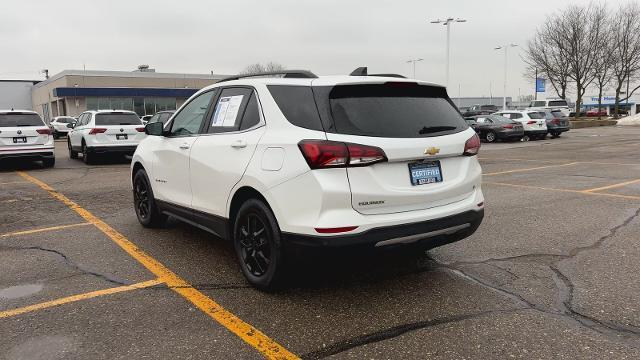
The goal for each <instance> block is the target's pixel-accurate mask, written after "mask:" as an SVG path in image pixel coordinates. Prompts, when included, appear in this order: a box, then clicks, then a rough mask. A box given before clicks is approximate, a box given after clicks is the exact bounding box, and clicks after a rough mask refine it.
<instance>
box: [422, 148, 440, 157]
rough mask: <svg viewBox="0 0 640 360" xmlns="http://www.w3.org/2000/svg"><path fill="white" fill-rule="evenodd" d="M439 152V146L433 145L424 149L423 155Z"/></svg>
mask: <svg viewBox="0 0 640 360" xmlns="http://www.w3.org/2000/svg"><path fill="white" fill-rule="evenodd" d="M439 152H440V148H437V147H433V146H432V147H428V148H426V149H424V153H425V155H435V154H437V153H439Z"/></svg>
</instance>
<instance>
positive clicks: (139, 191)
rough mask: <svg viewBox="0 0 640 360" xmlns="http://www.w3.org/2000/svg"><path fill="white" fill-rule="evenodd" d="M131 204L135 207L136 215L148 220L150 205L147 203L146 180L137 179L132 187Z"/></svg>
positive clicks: (147, 188) (147, 189)
mask: <svg viewBox="0 0 640 360" xmlns="http://www.w3.org/2000/svg"><path fill="white" fill-rule="evenodd" d="M133 204H134V206H135V208H136V215H138V218H140V219H141V220H142V221H148V220H149V217H150V216H151V211H150V209H151V206H150V205H149V187H148V186H147V182H146V181H144V180H142V179H138V181H136V182H135V184H134V187H133Z"/></svg>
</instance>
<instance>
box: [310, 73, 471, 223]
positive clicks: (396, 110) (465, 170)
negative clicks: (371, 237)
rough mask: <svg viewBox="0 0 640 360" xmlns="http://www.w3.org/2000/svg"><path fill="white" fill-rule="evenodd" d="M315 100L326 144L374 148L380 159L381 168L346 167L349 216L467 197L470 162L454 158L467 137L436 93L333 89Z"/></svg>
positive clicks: (391, 85)
mask: <svg viewBox="0 0 640 360" xmlns="http://www.w3.org/2000/svg"><path fill="white" fill-rule="evenodd" d="M314 91H315V90H314ZM323 95H324V96H325V98H324V99H319V98H318V97H319V96H323ZM326 97H328V100H327V98H326ZM316 98H317V99H316V100H317V102H318V103H319V104H320V105H319V106H320V107H322V106H324V107H327V109H326V110H328V111H323V110H322V109H321V113H324V114H329V116H331V117H332V119H333V124H334V129H331V130H329V131H327V139H328V140H332V141H340V142H346V143H355V144H361V145H366V146H373V147H378V148H380V149H382V151H384V154H385V155H386V161H383V162H378V163H375V164H373V165H369V166H362V167H348V168H347V170H346V171H347V175H348V179H349V186H350V188H351V200H352V206H353V208H354V209H355V210H356V211H358V212H360V213H362V214H388V213H397V212H404V211H413V210H421V209H428V208H432V207H437V206H443V205H446V204H450V203H454V202H457V201H460V200H463V199H464V198H466V197H468V196H469V195H470V194H471V193H472V192H473V191H474V185H475V184H472V183H471V180H470V178H471V177H469V171H470V168H471V167H470V165H471V161H472V159H471V158H470V157H468V156H462V153H463V152H464V148H465V142H466V141H467V140H469V139H470V138H472V137H473V136H475V132H474V131H473V130H472V129H470V128H469V127H468V125H467V124H466V122H465V121H464V119H463V118H462V116H461V115H460V113H459V112H458V111H456V109H455V107H454V105H453V103H451V100H450V99H449V98H448V96H447V94H446V91H445V89H444V88H442V87H438V86H427V85H418V84H416V83H407V82H397V83H396V82H387V83H384V84H356V85H337V86H334V87H332V88H331V90H330V91H320V92H316ZM478 144H479V142H478Z"/></svg>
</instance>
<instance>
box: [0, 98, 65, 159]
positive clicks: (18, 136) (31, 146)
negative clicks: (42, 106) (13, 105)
mask: <svg viewBox="0 0 640 360" xmlns="http://www.w3.org/2000/svg"><path fill="white" fill-rule="evenodd" d="M2 159H21V160H26V161H42V164H43V165H44V166H45V167H52V166H54V165H55V163H56V158H55V154H54V144H53V136H52V134H51V129H49V127H48V126H47V125H45V123H44V121H42V118H40V115H38V113H35V112H33V111H27V110H0V160H2Z"/></svg>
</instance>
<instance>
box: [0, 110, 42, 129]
mask: <svg viewBox="0 0 640 360" xmlns="http://www.w3.org/2000/svg"><path fill="white" fill-rule="evenodd" d="M43 125H44V122H42V119H40V116H38V115H37V114H29V113H8V114H0V127H15V126H43Z"/></svg>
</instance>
